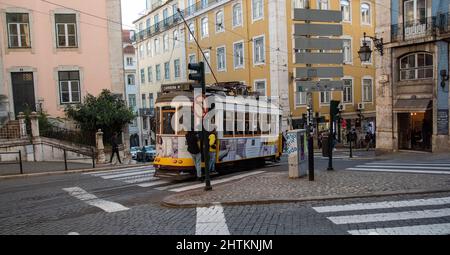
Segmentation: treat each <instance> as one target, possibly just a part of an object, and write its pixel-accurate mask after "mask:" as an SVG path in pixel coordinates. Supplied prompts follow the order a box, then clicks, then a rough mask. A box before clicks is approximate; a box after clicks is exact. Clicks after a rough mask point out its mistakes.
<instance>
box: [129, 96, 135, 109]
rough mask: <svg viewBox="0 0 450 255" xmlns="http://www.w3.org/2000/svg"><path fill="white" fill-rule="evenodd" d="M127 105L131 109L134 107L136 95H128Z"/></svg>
mask: <svg viewBox="0 0 450 255" xmlns="http://www.w3.org/2000/svg"><path fill="white" fill-rule="evenodd" d="M128 106H130V107H131V108H133V109H135V108H136V95H135V94H129V95H128Z"/></svg>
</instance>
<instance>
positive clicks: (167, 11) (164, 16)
mask: <svg viewBox="0 0 450 255" xmlns="http://www.w3.org/2000/svg"><path fill="white" fill-rule="evenodd" d="M168 17H169V9H167V8H166V9H164V10H163V24H164V26H167V25H168V24H169V19H168Z"/></svg>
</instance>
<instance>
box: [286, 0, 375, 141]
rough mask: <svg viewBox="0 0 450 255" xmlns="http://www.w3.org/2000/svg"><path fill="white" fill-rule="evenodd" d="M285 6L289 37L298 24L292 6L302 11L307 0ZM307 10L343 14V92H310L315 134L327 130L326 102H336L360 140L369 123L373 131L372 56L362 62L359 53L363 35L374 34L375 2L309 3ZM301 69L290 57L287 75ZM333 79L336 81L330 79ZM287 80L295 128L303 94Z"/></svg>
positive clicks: (302, 111) (303, 107) (324, 0)
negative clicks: (316, 122)
mask: <svg viewBox="0 0 450 255" xmlns="http://www.w3.org/2000/svg"><path fill="white" fill-rule="evenodd" d="M286 4H287V6H286V9H287V12H286V14H287V15H288V16H289V18H288V19H287V20H288V22H289V25H288V26H287V28H288V34H289V35H292V34H293V25H294V24H295V23H297V22H298V21H293V17H292V13H293V8H294V6H295V7H297V8H305V7H306V6H307V4H308V1H306V0H292V1H286ZM309 7H310V8H311V9H329V10H341V11H342V13H343V21H342V25H343V35H342V36H341V37H340V38H342V39H344V43H343V44H344V50H343V51H344V64H343V68H344V77H343V78H342V79H343V80H344V91H334V92H329V93H325V92H313V112H314V116H315V117H322V118H319V124H318V125H317V126H316V128H318V131H325V130H328V128H329V125H328V121H329V113H330V107H329V101H330V100H338V101H340V102H341V104H342V105H343V111H342V113H341V116H342V118H343V119H345V120H346V121H345V122H346V124H347V126H350V127H356V129H357V131H358V133H359V134H360V136H359V137H363V134H364V133H365V132H367V131H368V130H369V124H371V126H372V127H373V128H375V96H376V93H375V60H374V57H373V56H372V58H371V61H369V62H364V63H362V62H361V60H360V59H359V55H358V51H359V50H360V47H361V46H362V43H363V40H364V37H363V33H364V32H365V33H366V35H367V36H372V37H374V34H375V6H374V2H373V1H365V0H310V1H309ZM366 42H367V43H368V45H370V47H371V49H372V50H374V47H373V42H372V40H371V39H370V38H367V37H366ZM293 44H294V41H293V40H292V39H291V38H288V49H293V48H294V45H293ZM291 55H292V54H291ZM372 55H373V54H372ZM301 66H305V65H301V64H295V63H294V58H290V59H289V70H291V71H290V72H291V74H290V76H291V77H293V76H294V75H295V68H296V67H301ZM313 66H320V65H313ZM322 66H324V65H322ZM335 79H339V78H332V80H335ZM290 81H291V85H290V86H289V95H290V97H289V99H290V101H289V105H290V109H291V114H292V118H293V119H294V121H293V122H294V125H295V123H299V122H301V121H299V120H300V119H301V118H302V115H303V114H306V111H307V110H306V109H307V105H306V103H307V102H306V93H305V92H298V91H297V90H296V84H295V83H296V82H295V80H294V79H293V78H291V79H290ZM296 120H297V121H296ZM321 120H322V121H323V120H325V122H321ZM342 130H343V129H342ZM371 131H373V130H371ZM342 132H343V131H342ZM343 137H345V136H343ZM344 140H345V138H344Z"/></svg>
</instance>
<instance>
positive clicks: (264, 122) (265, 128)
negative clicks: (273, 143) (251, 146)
mask: <svg viewBox="0 0 450 255" xmlns="http://www.w3.org/2000/svg"><path fill="white" fill-rule="evenodd" d="M260 121H261V128H262V134H264V135H267V134H269V133H270V114H261V120H260Z"/></svg>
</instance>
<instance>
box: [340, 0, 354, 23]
mask: <svg viewBox="0 0 450 255" xmlns="http://www.w3.org/2000/svg"><path fill="white" fill-rule="evenodd" d="M341 12H342V20H343V21H351V20H352V13H351V8H350V0H341Z"/></svg>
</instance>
